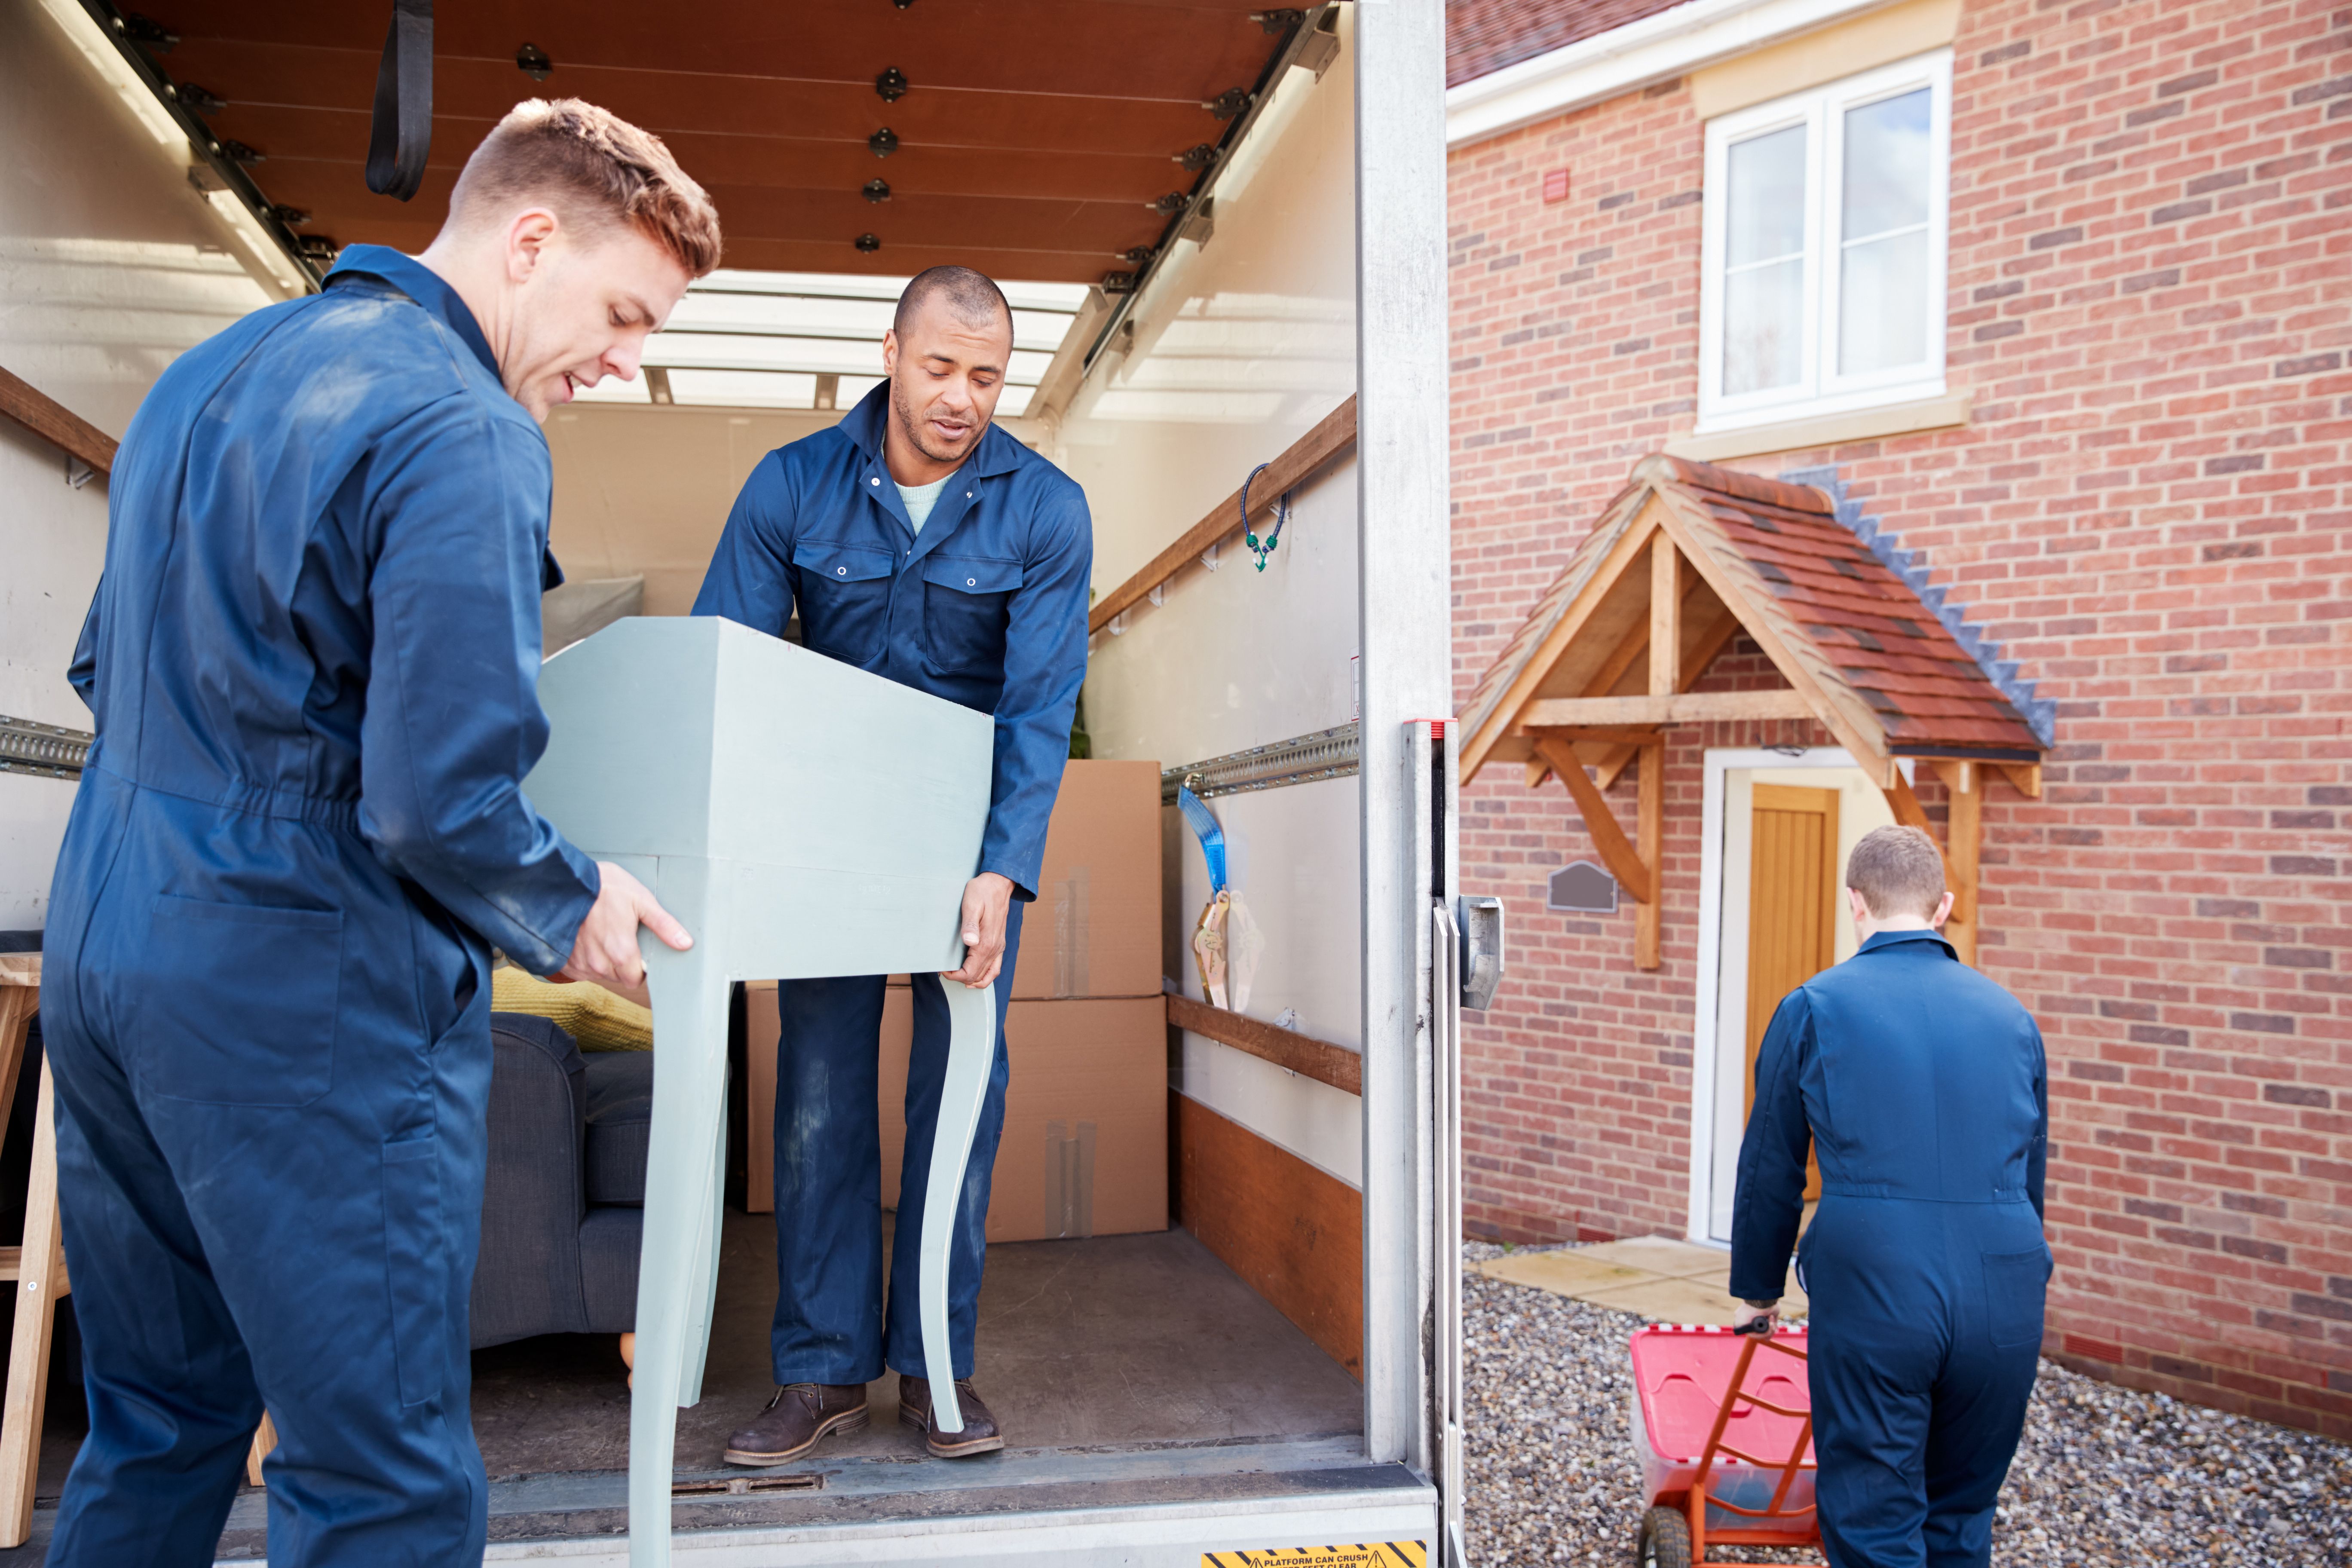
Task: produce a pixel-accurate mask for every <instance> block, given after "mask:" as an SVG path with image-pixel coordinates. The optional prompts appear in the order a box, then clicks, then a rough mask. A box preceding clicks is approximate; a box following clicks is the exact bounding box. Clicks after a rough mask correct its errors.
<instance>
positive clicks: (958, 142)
mask: <svg viewBox="0 0 2352 1568" xmlns="http://www.w3.org/2000/svg"><path fill="white" fill-rule="evenodd" d="M101 8H103V7H101ZM142 10H145V11H146V13H147V16H152V22H149V21H146V18H144V17H142V18H141V20H142V23H144V24H145V29H146V31H147V32H148V33H149V34H150V35H151V37H150V38H149V39H148V40H147V41H145V42H143V43H142V47H143V48H144V50H145V52H146V53H147V55H148V57H149V58H150V59H151V60H152V61H153V63H154V64H155V66H156V67H157V68H160V69H161V70H162V71H163V72H164V73H165V74H166V75H167V76H168V77H169V78H170V79H172V81H173V82H174V83H175V84H177V86H178V89H179V96H180V99H181V101H182V102H183V103H184V104H185V105H188V106H190V107H191V108H193V109H194V110H196V111H197V112H198V113H200V114H201V115H202V116H203V117H204V120H205V124H206V125H207V126H208V127H209V129H210V130H211V132H212V133H213V135H214V136H215V138H217V139H218V140H219V142H221V144H222V146H223V147H224V148H227V149H230V150H231V154H232V155H233V156H235V157H236V159H237V160H238V161H239V162H241V163H244V164H245V166H246V171H247V174H250V175H251V177H252V178H253V179H254V180H255V181H256V182H257V184H259V186H260V187H261V189H262V191H263V192H264V193H265V194H266V195H267V196H268V200H269V201H270V202H271V203H273V204H275V205H278V207H279V208H281V209H291V211H290V212H283V211H281V213H280V216H282V217H284V218H286V220H287V221H288V223H289V226H292V227H293V228H294V229H295V231H296V232H297V233H299V234H300V235H303V236H305V237H326V238H329V239H331V240H332V241H333V242H334V243H335V244H336V245H349V244H353V243H361V242H365V243H372V244H379V245H390V246H396V247H400V248H402V249H404V250H408V251H411V252H414V251H417V250H421V249H423V248H424V247H425V245H426V244H427V243H428V242H429V241H430V240H431V239H432V237H433V235H434V234H435V232H436V230H437V229H438V228H439V226H440V224H441V220H442V217H443V216H444V214H445V213H446V210H447V205H448V198H449V190H450V187H451V185H452V184H453V183H454V182H455V179H456V176H457V170H458V168H459V167H460V166H461V165H462V163H463V162H464V159H465V157H466V154H467V153H469V152H470V151H471V150H472V149H473V147H474V145H475V144H476V143H477V142H478V141H479V140H480V139H481V137H482V136H483V135H484V134H485V133H487V132H488V130H489V128H490V127H491V126H492V125H493V124H494V123H496V121H498V120H499V117H500V116H502V115H503V114H505V113H506V111H507V110H509V109H510V108H512V107H513V106H514V105H515V104H516V103H517V102H519V101H520V100H524V99H527V98H533V97H541V98H552V97H576V98H584V99H588V100H592V101H593V102H595V103H598V104H601V105H603V106H604V107H605V108H607V109H610V110H613V111H614V112H615V113H617V114H620V115H622V116H624V117H625V118H626V119H628V120H630V121H635V123H637V124H639V125H643V126H645V127H646V128H647V129H648V130H651V131H654V132H656V133H658V134H659V135H661V136H662V137H663V138H664V139H665V140H666V141H667V142H668V143H669V145H670V148H671V150H672V151H673V152H674V153H677V157H678V159H679V162H680V163H683V164H684V165H685V167H686V169H687V170H688V172H689V173H690V174H693V175H694V176H695V178H697V179H698V180H699V181H701V182H702V183H703V184H704V185H705V186H706V187H707V188H708V189H709V191H710V194H711V195H712V196H713V198H714V199H715V200H716V201H717V203H718V205H719V212H720V214H721V216H722V218H723V221H724V223H725V226H726V240H727V250H726V259H727V264H728V265H729V266H730V267H731V268H756V269H767V270H777V271H796V272H801V271H805V272H830V273H871V274H875V275H878V276H879V275H887V276H895V277H900V278H903V277H906V276H908V275H909V274H911V273H913V272H916V271H919V270H920V269H922V268H925V267H929V266H933V265H937V264H939V263H942V262H950V261H953V262H960V263H962V264H965V265H968V266H973V267H978V268H982V269H983V270H985V271H988V272H991V273H992V274H995V275H998V276H1002V277H1005V278H1013V279H1035V280H1040V281H1065V282H1080V283H1094V282H1098V281H1101V280H1102V279H1103V278H1104V275H1105V274H1106V273H1120V272H1125V273H1130V274H1131V273H1133V272H1135V271H1137V270H1139V268H1140V267H1141V266H1142V265H1143V264H1144V263H1145V262H1147V261H1148V260H1149V259H1150V255H1151V253H1152V252H1153V251H1154V250H1155V249H1156V248H1157V247H1160V245H1161V244H1162V242H1163V239H1164V237H1166V236H1167V235H1168V234H1169V232H1170V230H1171V226H1172V225H1173V224H1174V223H1175V222H1177V221H1178V220H1180V219H1181V216H1182V215H1183V208H1184V205H1185V204H1186V198H1187V196H1188V195H1189V194H1190V193H1191V192H1192V188H1193V186H1194V185H1195V184H1196V183H1197V182H1198V181H1199V180H1200V179H1201V178H1202V175H1203V174H1204V173H1205V172H1206V170H1207V169H1208V168H1209V167H1210V165H1211V163H1213V159H1214V156H1215V154H1216V150H1217V149H1218V148H1219V146H1220V144H1221V143H1222V142H1223V140H1224V139H1225V137H1226V135H1227V133H1228V132H1229V131H1231V130H1232V128H1233V127H1234V125H1235V124H1236V123H1237V122H1238V121H1239V120H1240V119H1241V117H1242V114H1243V112H1244V110H1245V109H1246V107H1247V104H1248V101H1249V95H1250V94H1252V93H1253V92H1255V91H1256V90H1258V89H1260V87H1261V83H1262V79H1263V78H1264V77H1265V72H1266V69H1267V68H1268V67H1269V65H1270V64H1271V63H1272V62H1273V60H1274V59H1275V58H1276V55H1277V54H1278V52H1279V51H1280V50H1281V48H1282V47H1283V46H1284V45H1285V43H1286V41H1287V38H1288V36H1289V33H1290V31H1291V29H1292V28H1293V27H1295V26H1297V24H1298V20H1299V15H1300V14H1299V13H1298V12H1297V11H1295V10H1276V11H1268V10H1266V9H1265V7H1264V5H1263V0H1131V3H1125V4H1118V5H1105V4H1100V3H1097V0H799V3H796V4H793V5H772V4H766V3H753V0H715V3H713V4H709V5H702V6H698V7H693V8H677V7H672V6H665V5H655V4H651V3H649V0H566V3H564V4H560V5H559V4H555V3H552V0H504V3H499V4H492V5H481V6H445V7H442V8H441V10H440V14H439V15H437V16H436V17H435V19H434V20H435V35H434V69H433V100H434V101H433V111H434V112H433V141H432V154H431V158H430V161H429V163H428V164H427V167H426V170H425V177H424V183H423V185H422V188H421V189H420V190H419V191H418V192H417V194H416V195H415V199H414V200H412V201H409V202H407V203H402V202H399V201H396V200H394V199H393V198H391V197H389V196H380V195H373V194H371V193H370V192H369V190H368V188H367V184H366V182H365V180H364V178H363V174H362V172H363V168H364V164H365V162H366V156H367V148H368V132H369V115H370V110H371V107H372V104H373V97H374V91H375V79H376V68H377V62H378V60H379V58H381V56H382V54H383V40H384V27H385V24H386V20H387V18H388V16H389V15H390V11H391V6H390V5H389V0H380V3H374V4H362V5H303V4H296V3H292V0H155V3H154V4H153V5H152V6H142ZM153 35H160V36H153ZM133 36H134V37H136V36H137V35H136V34H133Z"/></svg>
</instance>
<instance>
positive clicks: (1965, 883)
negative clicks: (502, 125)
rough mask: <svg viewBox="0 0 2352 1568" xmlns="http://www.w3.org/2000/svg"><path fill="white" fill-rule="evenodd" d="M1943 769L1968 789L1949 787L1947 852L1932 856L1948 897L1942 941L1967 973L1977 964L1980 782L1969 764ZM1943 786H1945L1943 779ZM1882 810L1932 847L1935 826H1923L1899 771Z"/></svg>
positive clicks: (1923, 815)
mask: <svg viewBox="0 0 2352 1568" xmlns="http://www.w3.org/2000/svg"><path fill="white" fill-rule="evenodd" d="M1936 765H1937V767H1938V768H1939V769H1940V768H1943V767H1959V768H1965V769H1968V770H1969V773H1970V775H1972V776H1970V777H1969V779H1968V780H1967V784H1968V786H1969V787H1968V788H1967V789H1965V790H1962V789H1961V788H1959V787H1958V786H1953V787H1952V790H1951V824H1952V842H1951V844H1950V845H1949V846H1946V845H1942V844H1936V852H1937V854H1939V855H1941V856H1942V857H1943V858H1944V885H1945V887H1946V888H1948V889H1950V891H1951V894H1952V913H1951V916H1950V918H1949V919H1948V920H1947V921H1945V922H1944V936H1945V938H1946V940H1947V941H1948V942H1951V944H1952V951H1953V952H1955V953H1957V954H1958V955H1959V960H1960V962H1961V963H1965V964H1968V965H1969V967H1971V968H1973V967H1975V965H1976V962H1977V919H1976V910H1977V858H1978V851H1979V846H1980V845H1981V843H1982V842H1983V834H1984V780H1983V775H1982V773H1981V771H1980V769H1979V765H1978V764H1977V763H1937V764H1936ZM1946 782H1947V784H1949V782H1950V781H1949V780H1947V781H1946ZM1886 804H1887V805H1888V807H1889V808H1890V809H1892V810H1893V811H1894V813H1895V821H1896V822H1898V823H1900V824H1901V825H1902V826H1905V827H1916V828H1917V829H1918V830H1919V831H1920V832H1922V833H1924V834H1926V835H1927V841H1928V842H1929V843H1931V844H1935V843H1936V829H1935V826H1934V825H1933V824H1932V823H1930V822H1929V821H1928V820H1927V807H1925V806H1923V805H1920V804H1919V796H1918V795H1916V793H1915V792H1914V791H1913V790H1912V788H1911V781H1910V780H1909V779H1906V778H1905V777H1904V776H1903V770H1902V769H1900V768H1897V769H1895V782H1894V783H1893V784H1889V785H1888V786H1887V787H1886Z"/></svg>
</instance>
